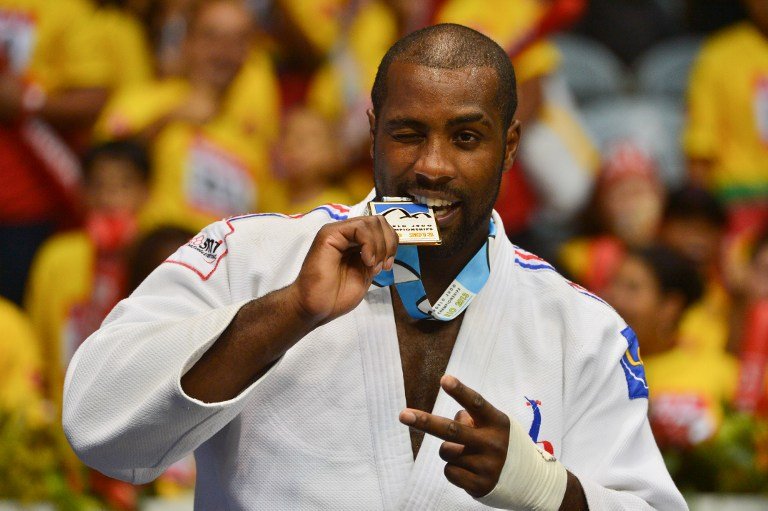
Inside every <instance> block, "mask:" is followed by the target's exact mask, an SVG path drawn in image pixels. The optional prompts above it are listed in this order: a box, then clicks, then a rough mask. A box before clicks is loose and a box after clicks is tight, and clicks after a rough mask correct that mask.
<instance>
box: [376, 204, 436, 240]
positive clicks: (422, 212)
mask: <svg viewBox="0 0 768 511" xmlns="http://www.w3.org/2000/svg"><path fill="white" fill-rule="evenodd" d="M383 199H384V200H383V201H381V202H369V203H368V213H369V214H371V215H381V216H383V217H384V219H385V220H386V221H387V223H388V224H389V225H391V226H392V228H393V229H394V230H395V232H396V233H397V236H398V238H399V240H400V243H401V244H403V245H439V244H440V243H441V242H442V240H441V239H440V232H439V231H438V229H437V222H436V221H435V213H434V211H433V210H432V208H431V207H429V206H427V205H425V204H417V203H415V202H413V201H411V200H409V199H407V198H404V197H384V198H383Z"/></svg>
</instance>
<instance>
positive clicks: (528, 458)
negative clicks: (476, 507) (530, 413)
mask: <svg viewBox="0 0 768 511" xmlns="http://www.w3.org/2000/svg"><path fill="white" fill-rule="evenodd" d="M567 482H568V474H567V472H566V470H565V467H564V466H563V465H562V463H560V462H559V461H557V460H556V459H555V457H554V456H552V455H551V454H549V453H547V452H544V451H542V450H540V449H539V448H538V447H537V446H536V444H534V443H533V442H532V441H531V438H530V437H529V436H528V435H527V434H526V433H525V431H524V430H523V428H522V427H521V426H520V425H519V424H518V423H517V421H515V420H514V419H513V418H511V417H510V418H509V446H508V447H507V459H506V461H505V462H504V467H503V468H502V469H501V475H500V476H499V482H498V483H497V484H496V487H495V488H494V489H493V490H492V491H491V492H490V493H489V494H487V495H485V496H483V497H480V498H478V499H476V500H477V501H478V502H480V503H481V504H485V505H486V506H491V507H495V508H501V509H518V510H526V511H528V510H530V511H533V510H536V511H550V510H551V511H557V509H558V508H559V507H560V504H561V503H562V502H563V496H564V495H565V487H566V484H567Z"/></svg>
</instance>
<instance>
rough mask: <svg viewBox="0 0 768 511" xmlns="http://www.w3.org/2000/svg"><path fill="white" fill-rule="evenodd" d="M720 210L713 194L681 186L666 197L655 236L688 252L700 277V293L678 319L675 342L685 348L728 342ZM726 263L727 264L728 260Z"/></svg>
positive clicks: (714, 346) (722, 215) (723, 224)
mask: <svg viewBox="0 0 768 511" xmlns="http://www.w3.org/2000/svg"><path fill="white" fill-rule="evenodd" d="M726 222H727V221H726V214H725V212H724V211H723V209H722V207H721V206H720V205H719V203H718V202H717V200H716V199H715V197H714V196H712V195H711V194H710V193H708V192H706V191H705V190H702V189H698V188H684V189H681V190H677V191H675V192H672V193H671V194H670V195H669V197H668V198H667V204H666V206H665V208H664V216H663V218H662V221H661V226H660V227H659V241H660V242H661V243H662V244H664V245H666V246H668V247H671V248H672V249H674V250H676V251H677V252H679V253H681V254H683V255H685V256H686V257H688V259H689V260H690V261H692V262H693V263H694V264H695V267H696V268H697V270H698V272H699V274H700V275H701V276H702V277H703V278H704V282H705V287H704V296H703V297H702V298H701V300H699V301H698V302H697V303H696V304H694V305H693V306H692V307H690V308H689V310H688V311H687V312H686V313H685V316H684V317H683V319H682V320H681V324H680V331H679V336H678V342H679V343H681V344H682V345H685V346H686V347H687V348H688V349H689V350H693V351H695V350H703V349H713V350H719V351H722V350H724V349H725V347H726V344H727V342H728V328H729V327H728V317H729V314H730V312H729V311H730V298H729V290H730V289H729V287H730V286H729V285H728V283H727V281H728V280H729V279H727V278H726V275H725V273H727V271H726V268H727V265H724V264H723V261H724V253H723V238H724V236H725V229H726ZM731 266H732V265H731Z"/></svg>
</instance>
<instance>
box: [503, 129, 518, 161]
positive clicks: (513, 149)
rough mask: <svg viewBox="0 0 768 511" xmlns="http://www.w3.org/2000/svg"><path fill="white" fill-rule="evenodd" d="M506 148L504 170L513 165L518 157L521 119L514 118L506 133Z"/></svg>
mask: <svg viewBox="0 0 768 511" xmlns="http://www.w3.org/2000/svg"><path fill="white" fill-rule="evenodd" d="M505 138H506V140H505V142H506V148H505V150H504V171H505V172H506V171H507V169H509V168H510V167H512V164H513V163H514V162H515V158H516V157H517V148H518V146H519V145H520V121H518V120H517V119H513V120H512V123H510V125H509V128H508V129H507V133H506V137H505Z"/></svg>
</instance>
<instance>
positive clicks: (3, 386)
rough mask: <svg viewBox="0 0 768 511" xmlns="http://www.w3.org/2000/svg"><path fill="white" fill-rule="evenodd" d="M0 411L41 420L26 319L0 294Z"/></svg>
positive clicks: (34, 346)
mask: <svg viewBox="0 0 768 511" xmlns="http://www.w3.org/2000/svg"><path fill="white" fill-rule="evenodd" d="M0 325H3V335H2V336H0V374H2V375H3V377H2V379H0V412H2V415H6V414H10V415H17V414H18V415H20V416H23V417H25V418H26V419H27V420H31V421H32V422H33V423H38V422H39V421H42V420H43V417H44V416H43V408H42V401H41V388H40V385H41V381H40V380H41V375H40V354H39V352H38V342H37V338H36V337H35V333H34V331H33V330H32V326H31V325H30V322H29V319H28V318H27V317H26V316H24V314H23V312H22V311H21V310H19V309H18V308H17V307H16V306H15V305H14V304H13V303H11V302H10V301H8V300H6V299H5V298H2V297H0Z"/></svg>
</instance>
